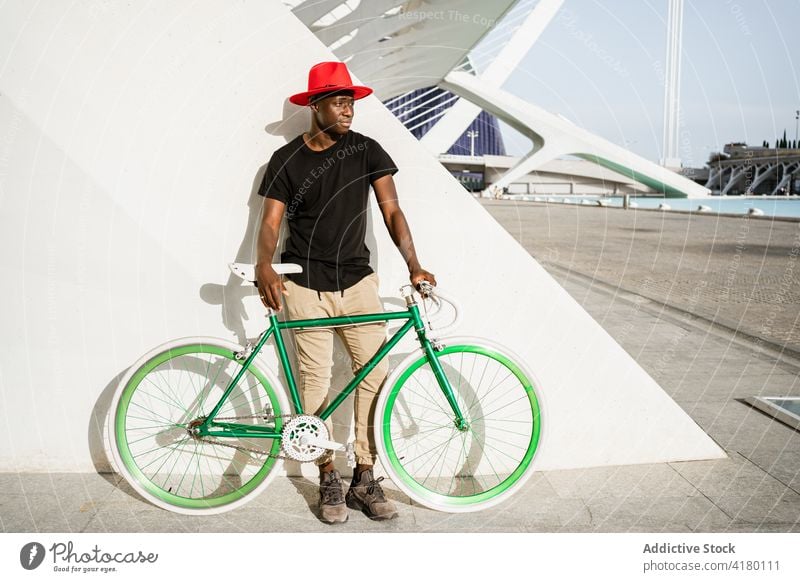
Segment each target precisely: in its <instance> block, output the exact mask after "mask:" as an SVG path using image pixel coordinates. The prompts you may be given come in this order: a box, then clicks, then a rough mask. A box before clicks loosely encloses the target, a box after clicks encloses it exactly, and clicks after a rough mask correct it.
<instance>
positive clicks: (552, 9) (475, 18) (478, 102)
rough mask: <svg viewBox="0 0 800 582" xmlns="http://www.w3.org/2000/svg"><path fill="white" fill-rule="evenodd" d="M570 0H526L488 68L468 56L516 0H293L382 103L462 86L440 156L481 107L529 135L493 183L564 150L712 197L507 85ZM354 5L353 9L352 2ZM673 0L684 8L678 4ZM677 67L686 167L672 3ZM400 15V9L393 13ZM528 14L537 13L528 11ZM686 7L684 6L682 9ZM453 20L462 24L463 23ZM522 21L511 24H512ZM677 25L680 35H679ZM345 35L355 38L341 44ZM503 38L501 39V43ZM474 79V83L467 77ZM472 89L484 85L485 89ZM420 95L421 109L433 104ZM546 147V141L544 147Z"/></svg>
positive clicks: (676, 16) (672, 96)
mask: <svg viewBox="0 0 800 582" xmlns="http://www.w3.org/2000/svg"><path fill="white" fill-rule="evenodd" d="M563 1H564V0H539V2H537V3H536V4H535V5H534V4H533V3H532V2H524V3H522V4H524V5H523V6H522V7H521V8H520V10H519V12H523V14H521V15H520V14H514V16H515V18H517V19H522V22H521V23H520V24H519V26H518V27H517V28H515V29H514V30H513V32H509V33H508V35H507V38H505V39H501V44H503V46H502V47H501V48H500V50H499V51H498V52H497V54H496V55H495V56H494V58H493V60H491V62H490V63H489V64H488V65H487V66H486V67H485V69H484V70H482V71H475V70H474V68H473V66H472V64H471V63H470V62H469V61H468V59H467V57H468V55H469V53H470V50H471V49H472V48H473V47H475V45H476V44H478V42H479V41H480V40H481V38H483V36H485V35H486V33H487V32H488V27H487V26H486V23H492V24H493V23H495V22H496V21H497V20H498V19H501V18H502V17H503V16H504V15H505V14H507V13H508V14H509V16H510V15H511V13H512V12H513V11H514V10H515V9H516V7H515V6H513V5H514V4H518V3H517V2H506V1H503V2H477V1H474V0H438V1H432V2H426V3H420V2H396V1H376V2H369V3H367V2H357V1H356V0H349V1H348V2H342V1H341V0H329V1H324V2H316V1H310V0H307V1H305V2H292V3H291V4H292V6H293V7H294V8H293V10H294V14H296V15H297V16H298V18H300V20H302V21H303V22H304V23H305V24H306V25H308V26H309V27H310V28H311V30H312V31H314V33H315V34H316V35H317V37H318V38H320V40H322V41H323V42H324V43H325V44H326V45H328V46H329V47H330V48H331V49H332V50H334V52H335V54H336V55H337V56H338V57H339V58H341V59H342V60H345V61H346V62H348V65H349V66H350V67H351V69H352V70H353V71H355V72H356V73H357V74H358V75H359V77H360V78H362V79H364V80H365V81H367V82H369V83H371V84H372V85H373V86H375V88H376V94H377V95H378V96H379V97H381V98H382V99H383V100H386V99H387V98H389V97H394V96H396V95H398V94H401V93H405V92H408V91H412V90H415V89H419V88H422V87H428V86H431V85H438V86H439V87H441V88H444V89H448V90H450V91H451V92H453V93H455V94H456V95H458V96H459V97H461V98H460V99H455V98H454V99H453V105H452V107H451V108H450V109H449V110H448V111H447V113H445V114H444V115H442V117H441V118H440V119H439V120H438V122H437V124H436V125H435V126H434V127H433V128H432V129H431V130H429V131H428V133H427V134H425V136H424V137H423V138H422V140H421V141H422V143H423V144H425V146H426V147H427V148H428V149H429V150H430V151H431V152H433V153H437V154H438V153H443V152H446V151H447V150H448V149H449V148H450V146H451V145H452V144H453V143H454V142H455V141H456V140H457V139H458V137H459V136H460V135H461V134H462V133H463V132H464V131H465V130H466V128H467V127H468V126H469V125H470V123H471V122H472V121H473V120H474V119H475V117H476V116H477V115H478V113H480V110H481V109H484V110H486V111H489V112H490V113H493V114H494V115H496V116H497V117H498V118H500V119H502V120H504V121H505V122H506V123H508V124H509V125H511V126H512V127H514V128H515V129H517V130H518V131H520V132H521V133H522V134H524V135H526V136H527V137H529V138H530V139H531V141H532V143H533V148H532V150H531V151H530V152H529V154H528V155H527V156H525V157H523V159H522V160H521V162H520V163H519V165H517V166H516V167H514V168H512V169H511V170H509V172H508V173H507V174H505V175H504V176H502V177H501V178H500V180H499V181H496V182H494V183H493V186H497V187H500V188H502V187H505V186H508V185H509V184H511V183H513V182H514V180H516V179H517V178H519V177H521V176H525V175H526V174H528V173H530V172H532V171H535V170H537V169H539V168H540V167H541V166H542V164H544V163H547V162H548V161H550V160H552V159H555V158H557V157H560V156H565V155H576V156H578V157H581V158H583V159H586V160H589V161H592V162H596V163H598V164H600V165H601V166H603V167H605V168H607V169H609V170H612V171H615V172H617V173H619V174H621V175H623V176H625V177H626V178H629V179H633V180H635V181H637V182H639V183H641V184H644V185H646V186H648V187H649V188H652V189H653V190H655V191H656V192H660V193H663V194H664V195H665V196H668V197H688V198H704V197H706V196H709V195H710V193H711V192H710V190H709V189H708V188H705V187H703V186H701V185H699V184H696V183H695V182H693V181H692V180H689V179H688V178H685V177H683V176H681V175H679V174H677V173H676V172H674V171H672V170H667V169H665V168H664V167H662V166H659V165H658V164H656V163H653V162H651V161H649V160H647V159H645V158H643V157H641V156H637V155H635V154H633V153H632V152H630V151H628V150H626V149H625V148H621V147H620V146H617V145H616V144H613V143H611V142H609V141H608V140H606V139H603V138H602V137H599V136H597V135H594V134H592V133H590V132H588V131H586V130H584V129H581V128H578V127H576V126H575V125H573V124H571V123H568V122H567V123H563V122H561V121H560V120H559V118H558V116H556V115H553V114H551V113H548V112H547V111H545V110H543V109H542V108H540V107H536V106H534V105H532V104H530V103H527V102H525V101H523V100H522V99H519V98H518V97H515V96H513V95H510V94H508V93H505V92H503V91H502V89H501V87H502V85H503V83H504V82H505V81H506V79H507V78H508V76H509V75H510V74H511V72H512V71H513V70H514V69H515V68H516V67H517V65H518V64H519V62H520V61H521V60H522V58H523V57H524V56H525V55H526V54H527V53H528V51H529V50H530V49H531V47H532V46H533V44H534V43H535V42H536V40H537V39H538V38H539V36H540V35H541V33H542V32H543V30H544V29H545V28H546V27H547V25H548V24H549V23H550V21H551V20H552V19H553V17H554V16H555V15H556V14H557V12H558V10H559V8H561V5H562V4H563ZM348 5H349V6H351V7H352V6H354V8H353V9H352V10H349V11H348V10H346V7H348ZM673 5H675V6H677V8H675V7H674V6H673ZM334 6H339V7H340V9H341V13H342V14H346V15H344V16H342V17H341V18H339V19H338V20H335V21H334V22H332V23H330V24H327V25H325V26H314V23H316V22H320V17H321V16H323V15H324V14H330V13H331V10H332V9H333V7H334ZM670 6H671V8H670V15H671V21H670V22H671V23H672V25H671V28H670V36H669V40H670V46H669V49H668V53H669V55H668V56H669V57H670V58H668V63H669V64H670V67H671V68H670V71H669V76H668V87H667V96H666V97H665V117H664V123H665V147H666V148H668V150H666V151H667V154H668V155H667V158H668V159H667V163H666V164H665V165H666V166H670V167H671V166H674V165H676V164H677V165H680V160H677V159H676V156H677V154H676V153H671V152H673V151H677V142H675V141H674V140H673V138H672V136H673V134H676V132H677V121H676V119H677V91H678V89H677V88H678V87H679V76H680V68H679V64H680V58H679V56H680V55H679V54H677V53H679V49H680V22H681V14H682V11H681V10H679V9H680V7H681V6H682V4H681V3H680V2H677V0H671V4H670ZM387 11H388V12H391V13H387ZM525 11H529V12H528V13H527V14H524V12H525ZM676 11H677V12H676ZM454 23H455V24H457V25H458V26H454ZM515 25H516V22H515V23H513V24H512V26H510V27H509V28H513V27H514V26H515ZM676 26H677V34H676V33H675V30H676ZM345 39H346V42H342V41H343V40H345ZM494 44H495V45H496V44H498V43H497V41H495V42H494ZM467 76H472V77H474V80H473V82H470V81H469V80H468V79H467V78H466V77H467ZM470 88H480V89H482V90H483V94H481V93H480V92H475V91H472V90H471V89H470ZM425 105H426V102H425V101H424V99H420V100H419V101H418V102H417V104H416V107H419V108H420V109H421V110H422V111H424V110H425ZM545 145H546V146H547V147H544V146H545Z"/></svg>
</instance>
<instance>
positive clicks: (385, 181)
mask: <svg viewBox="0 0 800 582" xmlns="http://www.w3.org/2000/svg"><path fill="white" fill-rule="evenodd" d="M372 188H373V189H374V190H375V197H376V198H377V200H378V206H379V208H380V209H381V214H382V215H383V222H384V224H386V228H387V230H388V231H389V235H390V236H391V237H392V241H394V244H395V245H396V246H397V248H398V249H399V250H400V254H401V255H402V256H403V260H404V261H405V262H406V265H407V266H408V273H409V278H410V279H411V284H412V285H414V286H415V287H416V286H417V284H418V283H419V282H420V281H423V280H424V281H428V282H429V283H430V284H431V285H436V278H435V277H434V276H433V274H432V273H429V272H428V271H426V270H425V269H423V268H422V267H421V266H420V264H419V260H418V259H417V251H416V250H415V249H414V240H413V239H412V238H411V229H409V228H408V222H407V221H406V217H405V214H403V211H402V210H401V209H400V203H399V202H398V200H397V189H396V188H395V186H394V179H393V178H392V176H391V175H386V176H381V177H380V178H378V179H377V180H375V181H374V182H373V183H372Z"/></svg>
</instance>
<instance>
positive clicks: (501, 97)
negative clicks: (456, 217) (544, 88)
mask: <svg viewBox="0 0 800 582" xmlns="http://www.w3.org/2000/svg"><path fill="white" fill-rule="evenodd" d="M440 86H441V87H443V88H445V89H448V90H449V91H452V92H453V93H456V94H458V95H460V96H462V97H466V98H468V99H469V100H470V101H472V102H473V103H476V104H478V105H479V106H480V108H481V109H485V110H486V111H488V112H489V113H493V114H494V115H496V116H497V117H499V118H500V119H502V120H503V121H505V122H506V123H508V124H509V125H510V126H512V127H513V128H514V129H516V130H517V131H519V132H520V133H522V134H524V135H526V136H528V137H529V138H530V140H531V141H532V142H533V144H534V148H533V149H532V150H531V152H530V153H529V154H528V155H527V156H526V157H524V158H523V159H522V161H521V162H520V163H519V164H517V165H516V166H514V167H513V168H511V169H510V170H509V171H508V172H507V173H506V174H504V175H503V176H502V177H501V178H500V179H499V180H497V181H496V182H495V183H494V186H497V187H500V188H502V187H504V186H508V185H509V184H511V183H512V182H514V180H516V179H517V178H520V177H521V176H524V175H526V174H528V173H529V172H532V171H533V170H535V169H536V168H538V167H541V165H542V164H544V163H546V162H549V161H551V160H553V159H555V158H557V157H559V156H563V155H566V154H571V155H574V156H577V157H579V158H582V159H584V160H588V161H591V162H595V163H597V164H600V165H601V166H603V167H605V168H607V169H609V170H613V171H615V172H617V173H619V174H622V175H623V176H625V177H627V178H631V179H633V180H636V181H637V182H641V183H642V184H645V185H647V186H649V187H650V188H653V189H654V190H656V191H658V192H663V193H664V194H665V195H666V196H668V197H669V196H675V197H684V196H685V197H688V198H705V197H707V196H708V195H709V194H710V190H709V189H708V188H706V187H704V186H701V185H700V184H697V183H695V182H692V181H691V180H689V179H688V178H684V177H683V176H681V175H680V174H676V173H675V172H673V171H671V170H668V169H666V168H663V167H661V166H659V165H658V164H655V163H653V162H651V161H649V160H647V159H645V158H643V157H641V156H638V155H636V154H634V153H633V152H631V151H629V150H626V149H625V148H622V147H620V146H618V145H616V144H613V143H611V142H609V141H608V140H605V139H603V138H601V137H598V136H596V135H594V134H592V133H590V132H588V131H586V130H585V129H581V128H580V127H577V126H576V125H574V124H572V123H571V122H569V121H568V120H566V119H564V118H562V117H559V116H557V115H553V114H552V113H548V112H547V111H545V110H544V109H542V108H541V107H536V106H535V105H531V104H530V103H528V102H527V101H523V100H522V99H520V98H519V97H517V96H515V95H512V94H510V93H507V92H506V91H503V90H502V89H498V88H496V87H492V86H490V85H487V84H485V83H483V82H482V81H481V79H480V78H479V77H477V76H475V75H470V74H468V73H464V72H460V71H454V72H452V73H449V74H448V75H447V76H446V77H445V78H444V80H443V81H442V83H440Z"/></svg>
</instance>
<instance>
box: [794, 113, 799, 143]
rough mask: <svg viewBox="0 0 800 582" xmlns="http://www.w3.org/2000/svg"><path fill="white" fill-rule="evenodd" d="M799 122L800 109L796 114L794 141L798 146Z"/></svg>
mask: <svg viewBox="0 0 800 582" xmlns="http://www.w3.org/2000/svg"><path fill="white" fill-rule="evenodd" d="M798 121H800V109H797V110H796V111H795V112H794V141H795V145H797V125H798Z"/></svg>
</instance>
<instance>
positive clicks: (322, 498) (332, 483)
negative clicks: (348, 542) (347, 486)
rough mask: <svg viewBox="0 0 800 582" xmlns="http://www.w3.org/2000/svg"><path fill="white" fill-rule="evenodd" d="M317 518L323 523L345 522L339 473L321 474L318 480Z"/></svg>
mask: <svg viewBox="0 0 800 582" xmlns="http://www.w3.org/2000/svg"><path fill="white" fill-rule="evenodd" d="M319 517H320V519H321V520H322V521H324V522H325V523H344V522H346V521H347V505H345V502H344V491H343V489H342V476H341V475H340V474H339V471H330V472H328V473H323V474H322V475H320V478H319Z"/></svg>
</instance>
